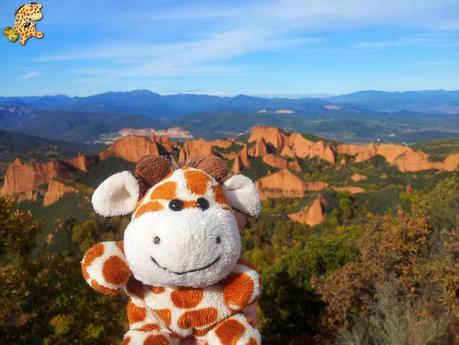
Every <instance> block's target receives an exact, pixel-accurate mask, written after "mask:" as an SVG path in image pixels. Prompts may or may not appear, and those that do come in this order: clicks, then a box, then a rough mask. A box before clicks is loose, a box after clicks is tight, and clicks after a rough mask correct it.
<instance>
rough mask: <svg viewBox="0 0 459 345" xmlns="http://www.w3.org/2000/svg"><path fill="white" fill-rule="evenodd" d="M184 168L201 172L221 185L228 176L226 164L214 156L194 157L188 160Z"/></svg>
mask: <svg viewBox="0 0 459 345" xmlns="http://www.w3.org/2000/svg"><path fill="white" fill-rule="evenodd" d="M185 167H190V168H195V169H199V170H203V171H204V172H206V173H207V174H209V175H210V176H212V177H213V178H214V179H216V180H217V181H218V182H219V183H223V182H224V180H225V179H226V177H227V176H228V167H227V165H226V162H225V161H224V160H223V159H221V158H220V157H217V156H215V155H206V156H196V157H193V158H190V159H189V160H188V161H187V162H186V163H185Z"/></svg>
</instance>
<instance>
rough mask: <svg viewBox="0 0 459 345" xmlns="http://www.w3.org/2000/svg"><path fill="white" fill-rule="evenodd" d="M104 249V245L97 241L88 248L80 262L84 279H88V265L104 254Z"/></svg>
mask: <svg viewBox="0 0 459 345" xmlns="http://www.w3.org/2000/svg"><path fill="white" fill-rule="evenodd" d="M104 251H105V247H104V245H103V244H102V243H97V244H95V245H93V246H92V247H91V248H89V250H88V251H87V252H86V255H85V257H84V259H83V262H82V263H81V270H82V272H83V277H84V279H85V280H89V273H88V267H89V266H91V264H92V263H93V262H94V260H96V259H97V258H98V257H101V256H102V255H104Z"/></svg>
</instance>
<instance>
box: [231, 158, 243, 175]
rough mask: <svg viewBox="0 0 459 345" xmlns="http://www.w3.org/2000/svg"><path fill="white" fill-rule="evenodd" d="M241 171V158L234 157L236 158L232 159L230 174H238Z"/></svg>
mask: <svg viewBox="0 0 459 345" xmlns="http://www.w3.org/2000/svg"><path fill="white" fill-rule="evenodd" d="M242 169H243V167H242V162H241V158H240V157H239V156H236V158H234V162H233V166H232V167H231V172H232V173H233V174H239V173H240V172H241V170H242Z"/></svg>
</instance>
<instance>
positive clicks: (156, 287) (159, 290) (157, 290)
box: [150, 286, 166, 294]
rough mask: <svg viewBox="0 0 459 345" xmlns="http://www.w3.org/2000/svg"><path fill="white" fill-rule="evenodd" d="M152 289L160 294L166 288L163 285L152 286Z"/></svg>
mask: <svg viewBox="0 0 459 345" xmlns="http://www.w3.org/2000/svg"><path fill="white" fill-rule="evenodd" d="M150 290H151V292H153V293H155V294H160V293H163V292H164V291H165V290H166V289H165V288H163V287H162V286H150Z"/></svg>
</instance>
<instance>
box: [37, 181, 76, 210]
mask: <svg viewBox="0 0 459 345" xmlns="http://www.w3.org/2000/svg"><path fill="white" fill-rule="evenodd" d="M73 192H76V189H75V188H73V187H70V186H67V185H65V184H64V183H62V182H59V181H56V180H52V181H50V182H49V185H48V190H47V191H46V194H45V198H44V199H43V206H49V205H51V204H54V203H55V202H56V201H58V200H59V199H60V198H62V196H63V195H64V194H65V193H73Z"/></svg>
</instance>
